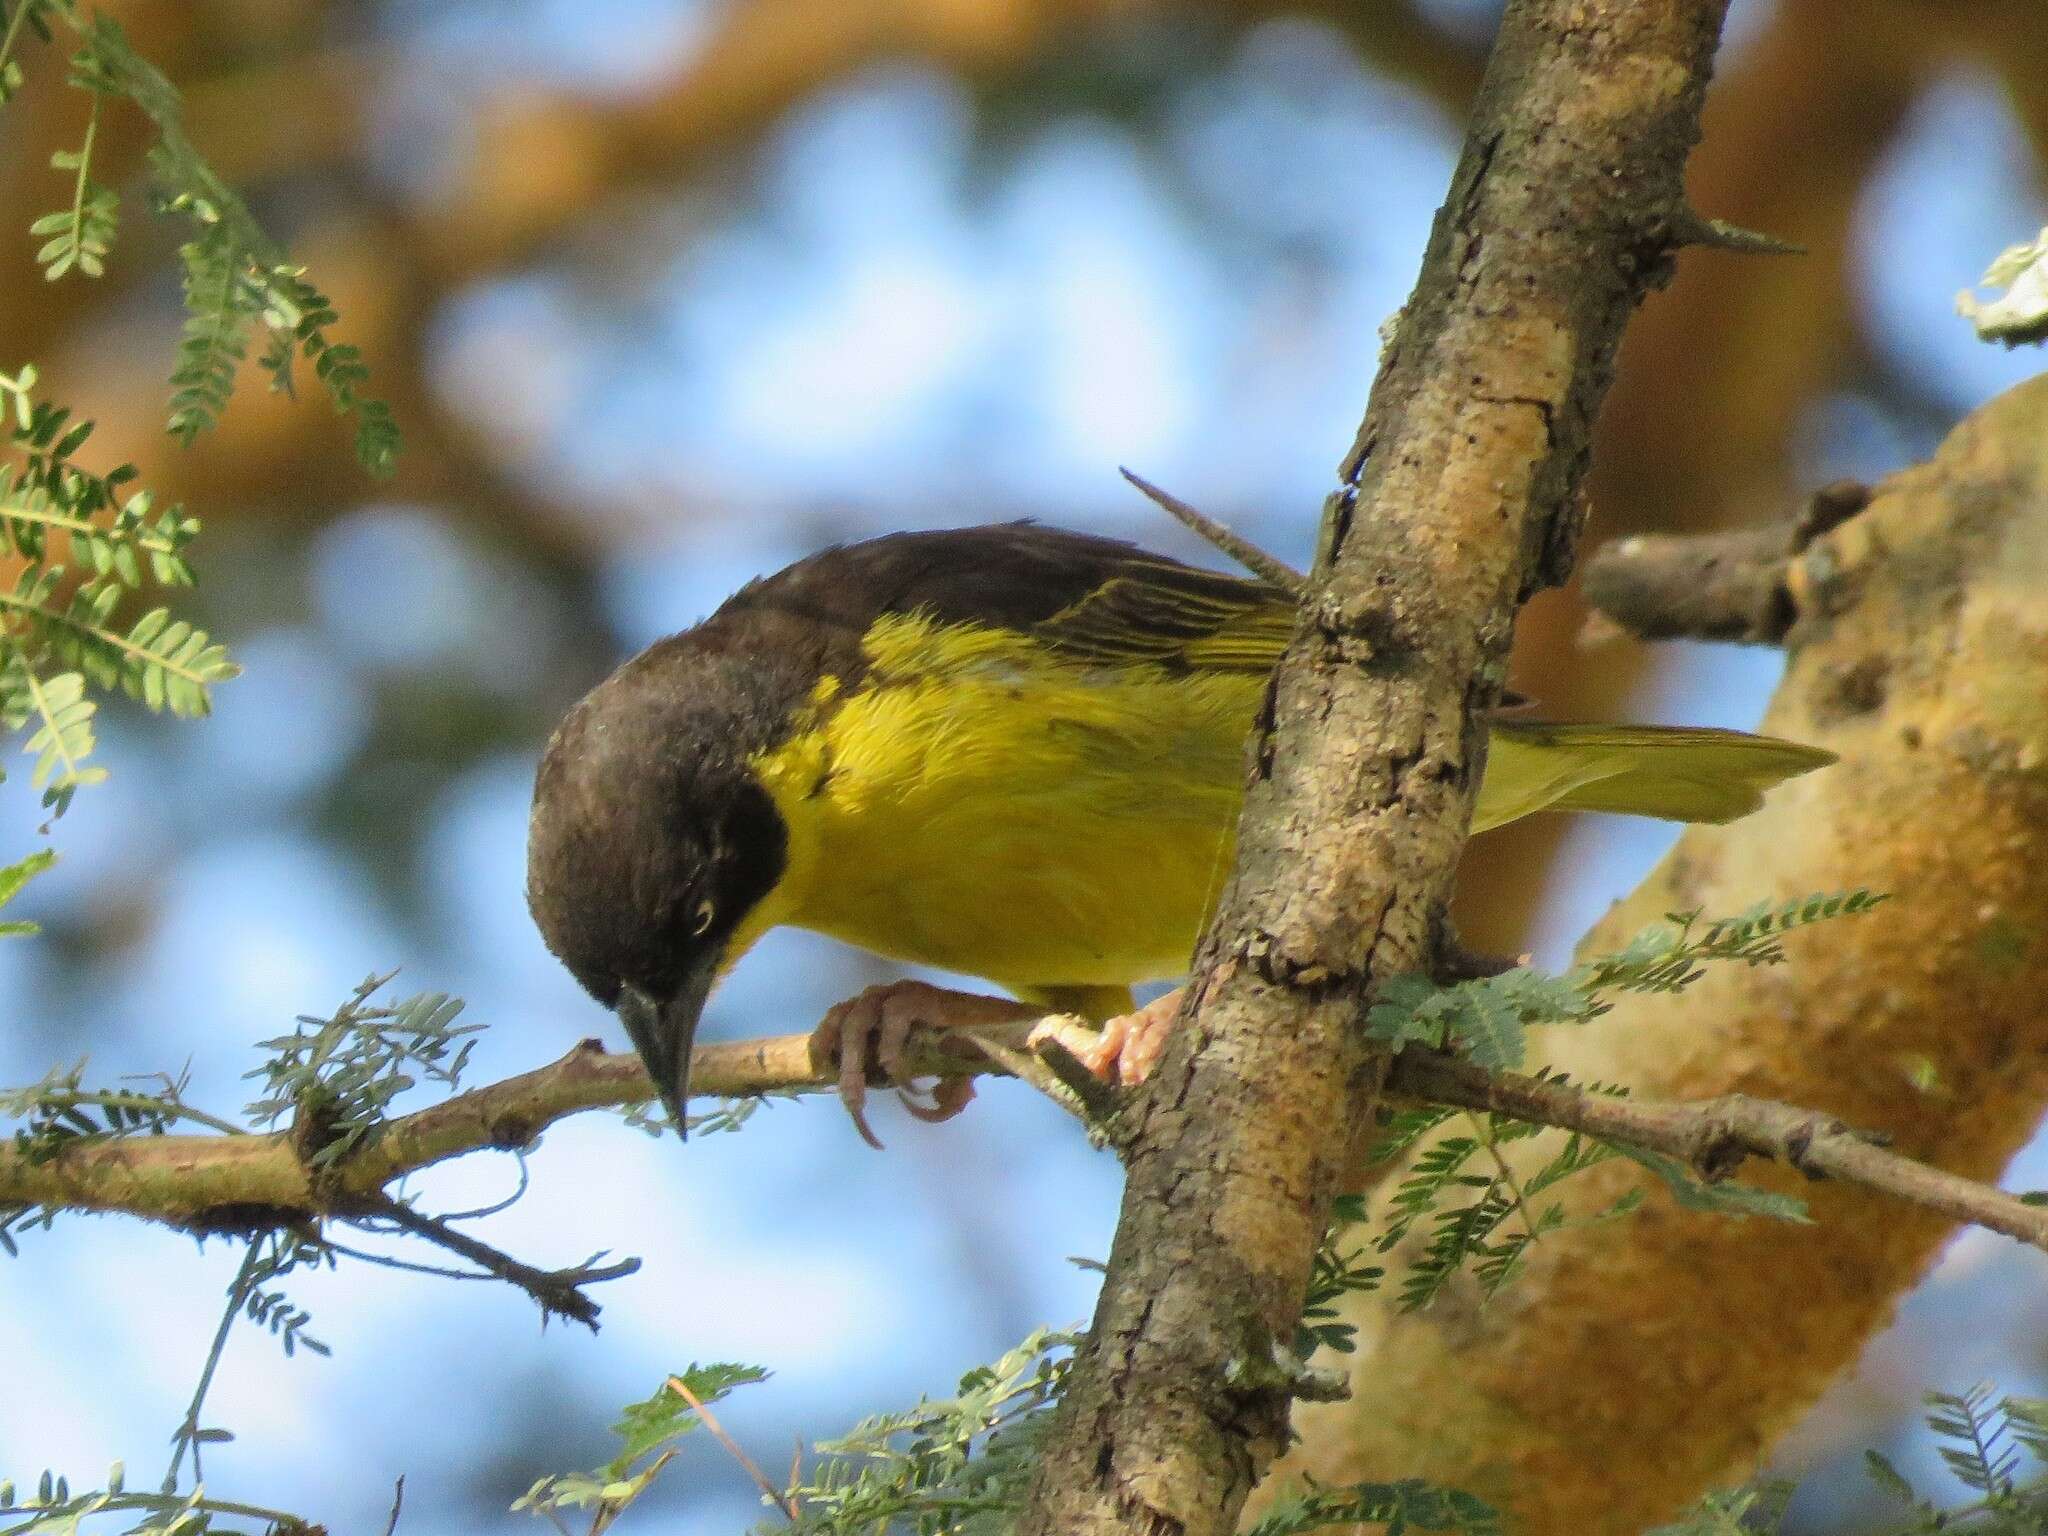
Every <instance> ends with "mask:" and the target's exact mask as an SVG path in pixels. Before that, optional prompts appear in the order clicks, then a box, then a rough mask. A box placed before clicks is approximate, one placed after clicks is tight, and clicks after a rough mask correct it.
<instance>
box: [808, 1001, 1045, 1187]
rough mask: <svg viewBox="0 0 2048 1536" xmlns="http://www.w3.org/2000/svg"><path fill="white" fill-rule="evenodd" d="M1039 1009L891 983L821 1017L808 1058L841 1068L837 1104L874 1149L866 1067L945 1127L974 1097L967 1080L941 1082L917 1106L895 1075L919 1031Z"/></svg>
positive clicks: (1023, 1015) (1028, 1014)
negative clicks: (926, 1102) (927, 1097)
mask: <svg viewBox="0 0 2048 1536" xmlns="http://www.w3.org/2000/svg"><path fill="white" fill-rule="evenodd" d="M1038 1012H1039V1010H1038V1009H1036V1008H1033V1007H1031V1006H1030V1005H1029V1004H1027V1003H1019V1002H1015V1001H1013V1000H1012V999H1010V998H1006V997H983V996H981V995H980V994H979V993H974V992H950V991H948V990H947V989H945V988H944V987H935V986H932V985H931V984H930V983H928V982H922V981H892V982H887V983H884V984H883V985H881V986H875V987H869V988H868V989H867V990H866V991H864V992H862V993H861V994H860V995H859V996H858V997H852V998H848V999H847V1000H846V1001H845V1002H843V1003H839V1004H837V1005H835V1006H834V1007H832V1008H831V1009H829V1010H827V1012H826V1014H825V1017H824V1020H823V1022H821V1023H820V1024H819V1025H818V1027H817V1029H816V1030H815V1031H814V1032H813V1033H812V1035H811V1059H812V1060H813V1061H836V1062H837V1063H838V1065H839V1097H840V1100H841V1102H842V1103H844V1104H845V1105H846V1112H847V1114H849V1115H850V1116H852V1117H853V1124H854V1128H855V1129H856V1130H858V1131H859V1132H860V1134H861V1139H862V1140H864V1141H865V1142H867V1144H868V1145H869V1146H871V1147H874V1148H875V1149H876V1150H878V1151H879V1150H880V1149H881V1145H882V1143H881V1141H880V1139H879V1138H877V1137H876V1135H875V1133H874V1131H873V1130H872V1129H870V1128H869V1126H868V1121H867V1112H866V1106H867V1096H868V1074H869V1071H870V1069H871V1068H872V1069H873V1070H874V1071H875V1072H877V1073H878V1074H879V1075H880V1077H881V1078H882V1080H883V1081H885V1082H888V1083H890V1084H893V1085H894V1086H895V1088H896V1089H897V1092H898V1094H899V1096H900V1097H901V1098H902V1100H903V1107H904V1108H905V1109H907V1110H909V1111H910V1112H911V1114H913V1115H915V1116H916V1117H917V1118H918V1119H920V1120H950V1119H952V1118H953V1116H955V1115H957V1114H959V1113H960V1111H961V1110H963V1109H965V1108H966V1107H967V1103H968V1101H969V1100H970V1099H972V1098H973V1097H974V1084H973V1081H972V1080H971V1079H970V1078H967V1077H964V1076H963V1077H941V1078H940V1079H939V1080H938V1082H937V1083H936V1085H935V1086H934V1087H933V1089H932V1102H931V1103H929V1104H923V1103H919V1102H918V1101H917V1100H916V1099H913V1098H912V1097H911V1096H910V1093H909V1091H908V1090H909V1083H908V1081H907V1080H906V1079H905V1078H904V1077H903V1075H902V1071H901V1068H902V1066H903V1056H904V1052H905V1050H906V1049H907V1048H908V1046H909V1043H910V1039H911V1036H912V1035H913V1034H914V1033H915V1032H916V1031H918V1030H921V1029H926V1030H942V1029H960V1028H963V1027H969V1026H973V1025H979V1024H1001V1023H1005V1022H1007V1021H1009V1020H1012V1019H1029V1018H1035V1017H1037V1015H1038Z"/></svg>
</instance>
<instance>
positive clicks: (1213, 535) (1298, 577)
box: [1117, 469, 1308, 598]
mask: <svg viewBox="0 0 2048 1536" xmlns="http://www.w3.org/2000/svg"><path fill="white" fill-rule="evenodd" d="M1117 473H1119V474H1121V475H1122V476H1123V477H1124V478H1125V479H1126V480H1128V481H1130V482H1131V484H1133V485H1135V486H1136V487H1137V488H1138V489H1139V490H1141V491H1143V492H1144V493H1145V494H1146V495H1147V496H1148V497H1150V498H1151V499H1152V501H1153V502H1154V503H1155V504H1156V505H1158V506H1159V507H1160V508H1161V509H1162V510H1164V511H1165V512H1166V513H1167V514H1168V515H1169V516H1171V517H1173V518H1175V519H1177V520H1178V521H1179V522H1181V523H1184V524H1186V525H1187V526H1188V527H1189V528H1192V529H1193V530H1194V531H1195V532H1196V533H1198V534H1200V535H1201V536H1202V537H1203V538H1205V539H1207V540H1208V541H1209V542H1210V543H1211V544H1214V545H1215V546H1216V547H1217V548H1218V549H1220V550H1222V551H1223V553H1224V554H1226V555H1228V556H1230V558H1231V559H1233V560H1235V561H1236V562H1237V563H1238V564H1239V565H1241V566H1243V567H1244V568H1245V569H1246V570H1248V571H1250V572H1251V573H1252V574H1253V575H1254V576H1258V577H1260V578H1262V579H1263V580H1266V581H1269V582H1271V583H1272V584H1273V585H1274V586H1276V587H1278V588H1279V589H1280V590H1281V591H1282V592H1285V593H1286V594H1287V595H1288V596H1289V597H1293V598H1299V597H1300V596H1301V594H1302V592H1303V591H1304V590H1305V589H1306V588H1307V586H1308V578H1307V577H1306V576H1304V575H1302V574H1301V572H1299V571H1297V570H1296V569H1295V568H1294V567H1293V566H1291V565H1289V564H1288V563H1287V562H1286V561H1284V560H1281V559H1279V558H1278V557H1277V556H1274V555H1269V554H1267V553H1266V552H1265V551H1264V550H1263V549H1261V548H1259V546H1258V545H1256V544H1254V543H1252V541H1251V540H1250V539H1247V538H1246V537H1245V536H1244V535H1243V534H1241V533H1238V532H1235V531H1234V530H1232V529H1230V528H1228V527H1226V526H1224V525H1223V524H1222V523H1219V522H1217V521H1216V519H1215V518H1213V517H1211V516H1209V514H1208V513H1206V512H1198V511H1196V510H1195V509H1194V508H1193V507H1191V506H1189V505H1188V504H1187V503H1186V502H1184V501H1182V500H1181V499H1180V498H1179V497H1178V496H1176V495H1174V494H1173V493H1172V492H1171V491H1162V490H1161V489H1160V488H1159V487H1158V486H1156V485H1154V484H1153V483H1152V482H1151V481H1150V480H1147V479H1146V478H1144V476H1142V475H1137V474H1133V473H1132V472H1131V471H1130V470H1128V469H1119V470H1118V471H1117Z"/></svg>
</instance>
